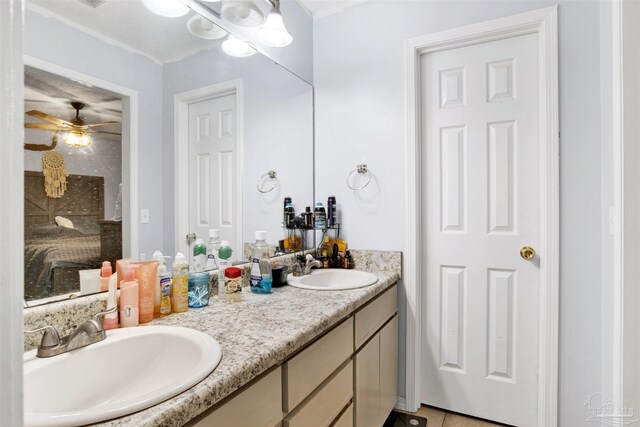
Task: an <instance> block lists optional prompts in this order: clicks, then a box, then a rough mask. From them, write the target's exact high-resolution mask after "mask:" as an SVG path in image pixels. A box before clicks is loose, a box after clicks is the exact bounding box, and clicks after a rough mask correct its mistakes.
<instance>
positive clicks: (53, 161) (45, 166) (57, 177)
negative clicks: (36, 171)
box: [42, 151, 69, 199]
mask: <svg viewBox="0 0 640 427" xmlns="http://www.w3.org/2000/svg"><path fill="white" fill-rule="evenodd" d="M42 174H43V175H44V191H45V192H46V193H47V196H48V197H51V198H53V199H59V198H60V197H62V195H63V194H64V192H65V191H67V177H68V176H69V173H68V172H67V171H66V170H65V168H64V157H62V154H60V153H58V152H57V151H49V152H47V153H44V154H43V155H42Z"/></svg>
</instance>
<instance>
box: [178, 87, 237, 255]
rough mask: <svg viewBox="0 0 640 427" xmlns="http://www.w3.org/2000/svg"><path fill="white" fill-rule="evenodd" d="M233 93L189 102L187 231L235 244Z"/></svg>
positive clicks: (234, 103)
mask: <svg viewBox="0 0 640 427" xmlns="http://www.w3.org/2000/svg"><path fill="white" fill-rule="evenodd" d="M237 155H238V153H237V129H236V96H235V94H233V95H227V96H223V97H218V98H214V99H209V100H206V101H201V102H198V103H194V104H190V105H189V231H190V232H191V233H196V235H197V236H198V237H199V238H201V239H203V240H204V241H205V242H206V241H207V240H208V238H209V234H208V233H209V229H211V228H218V229H220V237H221V239H222V240H228V241H229V242H231V244H232V245H234V247H235V245H237V244H238V242H235V240H236V239H237V237H236V236H237V227H238V224H236V218H237V215H236V212H237V209H238V207H237V202H236V199H237V197H236V195H237V194H238V183H237V182H236V181H237V178H236V177H237V171H236V164H237V163H236V156H237Z"/></svg>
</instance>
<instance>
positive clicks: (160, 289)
mask: <svg viewBox="0 0 640 427" xmlns="http://www.w3.org/2000/svg"><path fill="white" fill-rule="evenodd" d="M170 258H171V257H169V256H164V255H162V252H160V251H155V252H154V253H153V259H154V260H156V261H158V271H157V272H156V286H155V292H154V296H155V299H154V303H153V317H154V318H157V317H160V316H165V315H167V314H171V275H170V274H169V273H167V266H166V265H165V261H164V260H165V259H170Z"/></svg>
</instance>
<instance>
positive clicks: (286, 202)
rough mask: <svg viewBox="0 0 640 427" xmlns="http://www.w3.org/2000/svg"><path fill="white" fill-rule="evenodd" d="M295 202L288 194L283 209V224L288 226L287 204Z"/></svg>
mask: <svg viewBox="0 0 640 427" xmlns="http://www.w3.org/2000/svg"><path fill="white" fill-rule="evenodd" d="M291 203H293V202H292V201H291V197H289V196H287V197H285V198H284V205H282V206H283V210H282V226H283V227H286V226H287V217H288V212H287V205H288V204H291Z"/></svg>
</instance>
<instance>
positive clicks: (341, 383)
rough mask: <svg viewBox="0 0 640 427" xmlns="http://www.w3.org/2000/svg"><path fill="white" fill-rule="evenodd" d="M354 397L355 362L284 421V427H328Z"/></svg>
mask: <svg viewBox="0 0 640 427" xmlns="http://www.w3.org/2000/svg"><path fill="white" fill-rule="evenodd" d="M352 396H353V362H351V361H349V363H348V364H347V365H346V366H344V367H343V368H342V369H341V370H340V372H338V374H337V375H336V376H334V377H333V378H332V379H331V380H330V381H329V382H328V383H326V384H325V385H323V386H322V387H321V388H320V389H319V390H318V391H317V392H316V393H315V394H314V395H313V396H312V397H311V399H309V401H307V402H306V403H304V404H303V405H301V406H300V408H298V409H296V411H295V412H294V413H293V414H291V415H289V416H288V417H287V418H285V420H284V423H283V424H284V427H309V426H314V427H323V426H328V425H330V424H331V422H332V421H333V420H334V419H335V418H336V417H337V416H338V414H339V413H340V411H342V408H344V407H345V405H346V404H347V403H349V400H351V397H352Z"/></svg>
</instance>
